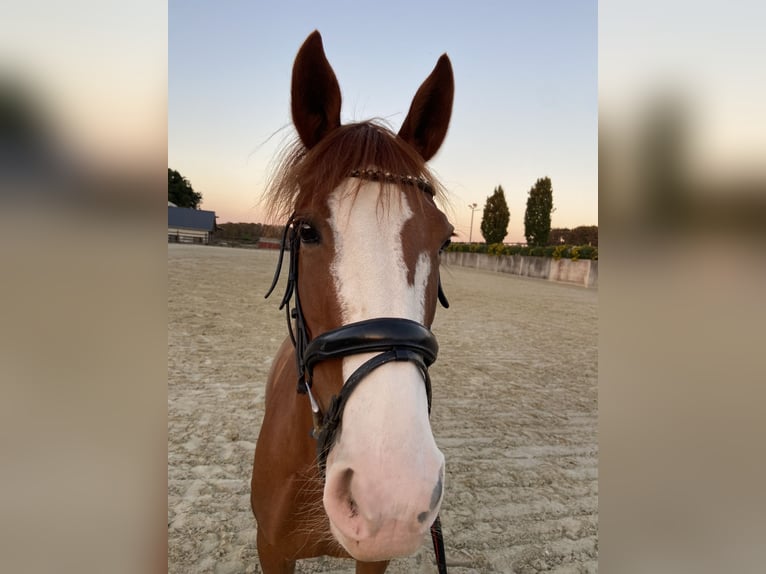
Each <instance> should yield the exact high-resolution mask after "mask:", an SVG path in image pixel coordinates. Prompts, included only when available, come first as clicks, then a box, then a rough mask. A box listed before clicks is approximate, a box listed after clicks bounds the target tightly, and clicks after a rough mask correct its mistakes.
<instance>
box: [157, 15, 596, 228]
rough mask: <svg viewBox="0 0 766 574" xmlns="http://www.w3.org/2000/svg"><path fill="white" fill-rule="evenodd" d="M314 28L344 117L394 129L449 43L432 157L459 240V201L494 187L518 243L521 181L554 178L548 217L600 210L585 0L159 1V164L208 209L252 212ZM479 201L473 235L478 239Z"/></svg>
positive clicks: (464, 206)
mask: <svg viewBox="0 0 766 574" xmlns="http://www.w3.org/2000/svg"><path fill="white" fill-rule="evenodd" d="M314 29H318V30H319V31H320V33H321V34H322V38H323V41H324V46H325V51H326V53H327V57H328V59H329V61H330V63H331V65H332V66H333V68H334V69H335V72H336V75H337V77H338V81H339V82H340V86H341V92H342V96H343V107H342V110H341V118H342V121H344V122H346V121H352V120H364V119H369V118H372V117H374V118H381V119H383V120H384V121H385V122H387V123H388V124H389V125H390V127H392V129H394V130H395V131H397V130H398V129H399V126H400V125H401V122H402V121H403V120H404V116H405V114H406V112H407V110H408V108H409V105H410V102H411V100H412V97H413V95H414V94H415V91H416V90H417V88H418V87H419V85H420V84H421V82H422V81H423V80H424V79H425V78H426V76H427V75H428V74H429V73H430V72H431V70H432V69H433V66H434V65H435V63H436V60H437V59H438V57H439V56H440V55H441V54H442V53H444V52H446V53H447V54H448V55H449V57H450V59H451V61H452V65H453V69H454V73H455V84H456V86H455V103H454V108H453V114H452V122H451V125H450V131H449V132H448V134H447V138H446V141H445V143H444V145H443V147H442V149H441V150H440V152H439V153H438V154H437V156H436V157H435V158H434V159H433V160H432V162H431V166H432V168H433V169H434V170H435V172H436V173H437V174H438V175H439V177H440V178H441V180H442V183H444V184H445V186H446V188H447V189H448V191H449V193H450V199H451V207H452V209H451V211H448V215H449V216H450V219H451V220H452V221H453V223H454V224H455V226H456V229H457V232H458V234H459V238H458V240H464V241H467V240H468V236H469V222H470V215H471V211H470V209H469V208H468V204H469V203H473V202H476V203H478V204H479V206H480V207H483V205H484V202H485V201H486V198H487V197H488V196H489V195H490V194H491V193H492V191H493V189H494V188H495V186H497V185H502V186H503V189H504V190H505V195H506V199H507V201H508V205H509V208H510V211H511V220H510V225H509V233H508V236H507V237H506V241H509V242H517V241H524V210H525V207H526V198H527V194H528V192H529V189H530V188H531V187H532V186H533V185H534V183H535V181H536V180H537V179H538V178H540V177H544V176H548V177H550V178H551V180H552V182H553V201H554V208H555V211H554V213H553V215H552V225H553V227H575V226H578V225H596V224H598V189H597V185H598V176H597V3H596V2H595V1H578V2H571V1H552V2H513V1H512V2H499V1H497V2H474V3H467V2H436V1H427V2H410V1H407V2H404V1H400V0H394V1H391V2H387V3H385V4H381V3H380V2H375V3H373V2H350V1H346V2H344V1H334V2H326V3H321V4H320V3H317V2H308V1H304V0H301V1H297V2H280V3H277V2H270V3H255V2H234V1H231V2H196V1H195V2H189V1H186V0H184V1H180V0H171V1H170V2H169V6H168V167H170V168H172V169H176V170H178V171H180V172H181V174H182V175H184V176H185V177H186V178H188V179H189V180H190V181H191V183H192V185H193V186H194V189H195V190H196V191H199V192H201V193H202V195H203V203H202V208H203V209H209V210H213V211H215V212H216V214H217V215H218V222H219V223H225V222H229V221H231V222H237V221H243V222H245V221H250V222H263V221H264V220H263V214H262V210H261V209H260V206H259V204H258V201H259V198H260V196H261V193H262V192H263V188H264V182H265V180H266V177H267V174H268V170H269V167H270V161H271V160H272V159H273V157H274V156H275V154H276V153H277V152H278V150H279V148H280V147H281V145H283V144H284V143H285V142H286V141H288V140H289V139H290V138H292V137H293V135H294V130H293V128H292V125H291V121H290V112H289V105H290V101H289V90H290V74H291V69H292V63H293V59H294V58H295V54H296V52H297V50H298V48H299V47H300V45H301V43H302V42H303V40H304V39H305V38H306V36H308V34H309V33H311V32H312V31H313V30H314ZM480 221H481V210H479V211H477V212H476V215H475V219H474V227H473V239H474V240H477V239H478V240H481V234H480V232H479V222H480Z"/></svg>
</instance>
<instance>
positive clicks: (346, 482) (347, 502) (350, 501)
mask: <svg viewBox="0 0 766 574" xmlns="http://www.w3.org/2000/svg"><path fill="white" fill-rule="evenodd" d="M353 477H354V470H353V469H351V468H347V469H346V470H344V471H342V472H341V473H340V476H339V477H338V486H337V490H336V493H337V496H338V499H339V500H340V501H341V502H342V503H343V505H344V507H346V508H347V509H348V512H349V517H350V518H354V517H355V516H357V515H358V514H359V508H358V507H357V505H356V501H355V500H354V497H353V496H352V495H351V479H352V478H353Z"/></svg>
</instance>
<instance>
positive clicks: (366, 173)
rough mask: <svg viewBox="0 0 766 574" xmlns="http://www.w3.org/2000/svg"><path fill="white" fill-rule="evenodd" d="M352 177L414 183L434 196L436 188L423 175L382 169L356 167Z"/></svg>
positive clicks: (351, 174)
mask: <svg viewBox="0 0 766 574" xmlns="http://www.w3.org/2000/svg"><path fill="white" fill-rule="evenodd" d="M349 176H350V177H358V178H359V179H369V180H370V181H385V182H386V183H401V184H404V185H414V186H416V187H417V188H418V189H420V191H424V192H426V193H427V194H429V195H431V196H433V195H434V188H433V186H432V185H431V183H430V182H429V181H428V180H427V179H425V178H424V177H422V176H418V177H415V176H413V175H397V174H394V173H389V172H387V171H383V170H380V169H355V170H354V171H352V172H351V173H350V174H349Z"/></svg>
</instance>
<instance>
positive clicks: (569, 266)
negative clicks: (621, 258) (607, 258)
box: [442, 251, 598, 287]
mask: <svg viewBox="0 0 766 574" xmlns="http://www.w3.org/2000/svg"><path fill="white" fill-rule="evenodd" d="M442 262H444V263H446V264H447V265H460V266H461V267H475V268H477V269H484V270H486V271H496V272H498V273H511V274H513V275H521V276H523V277H533V278H535V279H547V280H549V281H558V282H561V283H574V284H576V285H582V286H583V287H598V261H591V260H590V259H579V260H577V261H572V260H571V259H563V258H562V259H559V260H558V261H556V260H555V259H553V258H552V257H531V256H524V255H487V254H485V253H459V252H456V251H450V252H447V253H442Z"/></svg>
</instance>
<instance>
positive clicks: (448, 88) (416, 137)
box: [399, 54, 455, 161]
mask: <svg viewBox="0 0 766 574" xmlns="http://www.w3.org/2000/svg"><path fill="white" fill-rule="evenodd" d="M454 93H455V80H454V78H453V76H452V64H451V63H450V60H449V58H448V57H447V54H442V56H441V58H439V61H438V62H436V67H434V69H433V71H432V72H431V75H430V76H428V77H427V78H426V81H425V82H423V84H422V85H421V86H420V88H419V89H418V91H417V93H416V94H415V97H414V98H413V100H412V105H410V111H409V112H408V113H407V117H406V118H405V120H404V123H403V124H402V128H401V129H400V130H399V137H400V138H402V139H403V140H404V141H406V142H407V143H409V144H410V145H411V146H413V147H414V148H415V149H416V150H417V151H418V153H420V155H421V156H422V157H423V159H424V160H425V161H428V160H429V159H431V158H432V157H433V156H434V154H436V152H437V151H439V148H440V147H441V145H442V142H443V141H444V137H445V136H446V135H447V128H448V127H449V120H450V116H452V98H453V96H454Z"/></svg>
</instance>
